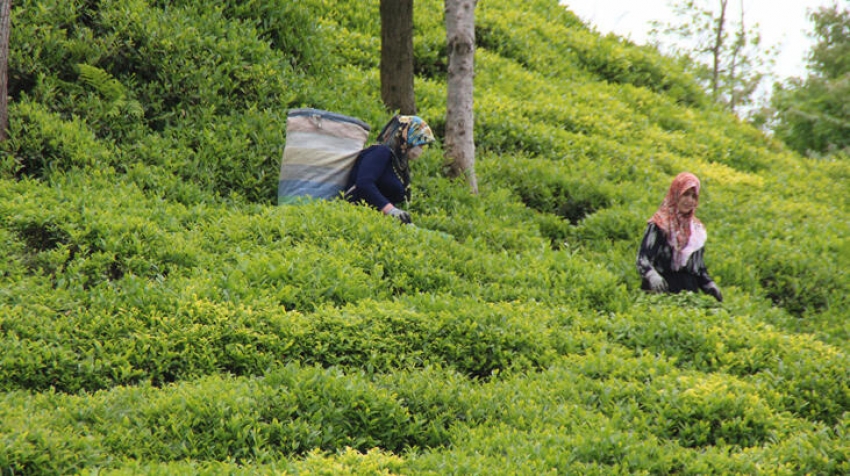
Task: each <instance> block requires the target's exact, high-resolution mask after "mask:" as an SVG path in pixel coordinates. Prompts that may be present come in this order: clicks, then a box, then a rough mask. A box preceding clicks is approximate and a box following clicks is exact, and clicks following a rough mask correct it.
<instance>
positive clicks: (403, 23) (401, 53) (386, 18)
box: [380, 0, 416, 115]
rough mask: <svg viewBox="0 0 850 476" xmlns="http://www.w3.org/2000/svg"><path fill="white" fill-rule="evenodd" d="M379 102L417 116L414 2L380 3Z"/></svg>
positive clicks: (389, 107) (391, 0)
mask: <svg viewBox="0 0 850 476" xmlns="http://www.w3.org/2000/svg"><path fill="white" fill-rule="evenodd" d="M380 9H381V100H383V102H384V105H385V106H386V108H387V109H388V110H390V111H399V112H400V113H401V114H407V115H413V114H416V99H415V96H414V93H413V0H381V7H380Z"/></svg>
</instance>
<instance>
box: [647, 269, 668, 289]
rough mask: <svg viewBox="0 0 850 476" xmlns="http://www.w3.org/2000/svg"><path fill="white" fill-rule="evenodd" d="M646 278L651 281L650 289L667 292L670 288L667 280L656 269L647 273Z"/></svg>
mask: <svg viewBox="0 0 850 476" xmlns="http://www.w3.org/2000/svg"><path fill="white" fill-rule="evenodd" d="M646 280H647V282H649V289H651V290H652V291H653V292H656V293H666V292H667V291H668V290H669V289H670V288H669V287H668V286H667V281H665V280H664V278H663V277H662V276H661V275H660V274H658V271H655V270H654V269H651V270H649V272H648V273H646Z"/></svg>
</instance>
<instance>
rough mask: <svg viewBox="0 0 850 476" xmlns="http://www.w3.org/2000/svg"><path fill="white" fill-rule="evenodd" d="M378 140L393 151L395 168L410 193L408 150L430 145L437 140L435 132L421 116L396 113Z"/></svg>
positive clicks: (382, 130)
mask: <svg viewBox="0 0 850 476" xmlns="http://www.w3.org/2000/svg"><path fill="white" fill-rule="evenodd" d="M377 140H378V142H379V143H381V144H384V145H386V146H387V147H389V148H390V150H392V151H393V170H394V171H395V173H396V175H397V176H398V178H399V180H401V183H403V184H404V186H405V188H406V189H408V190H407V195H408V199H409V195H410V190H409V188H410V164H409V163H408V160H407V152H408V151H409V150H410V149H412V148H414V147H416V146H418V145H423V146H424V145H429V144H433V143H434V142H436V139H434V133H433V132H431V128H430V127H428V124H427V123H426V122H425V121H423V120H422V118H421V117H419V116H402V115H396V116H395V117H393V118H392V119H390V122H388V123H387V125H385V126H384V128H383V129H381V132H380V134H378V138H377Z"/></svg>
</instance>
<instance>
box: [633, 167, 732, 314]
mask: <svg viewBox="0 0 850 476" xmlns="http://www.w3.org/2000/svg"><path fill="white" fill-rule="evenodd" d="M699 191H700V183H699V179H698V178H697V177H696V176H695V175H693V174H691V173H688V172H682V173H680V174H679V175H677V176H676V178H675V179H673V183H672V184H671V185H670V190H669V191H668V192H667V196H666V197H664V201H663V202H662V203H661V207H659V208H658V211H657V212H655V215H653V216H652V218H650V219H649V223H648V225H647V227H646V232H645V233H644V235H643V241H642V242H641V244H640V251H638V256H637V269H638V273H640V275H641V278H642V282H641V289H644V290H647V291H652V292H656V293H660V292H671V293H678V292H681V291H694V292H696V291H697V290H700V289H701V290H702V291H704V292H706V293H708V294H710V295H712V296H714V298H715V299H717V300H718V301H723V296H722V295H721V294H720V289H719V288H718V287H717V284H715V282H714V280H713V279H711V276H709V275H708V270H707V269H706V266H705V261H704V254H705V240H706V237H707V233H706V230H705V227H704V226H703V224H702V222H700V221H699V220H698V219H697V217H696V216H694V212H695V211H696V209H697V205H698V204H699Z"/></svg>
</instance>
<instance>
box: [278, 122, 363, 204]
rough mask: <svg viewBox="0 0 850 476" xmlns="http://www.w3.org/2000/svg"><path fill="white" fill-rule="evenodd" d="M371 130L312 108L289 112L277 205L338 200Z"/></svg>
mask: <svg viewBox="0 0 850 476" xmlns="http://www.w3.org/2000/svg"><path fill="white" fill-rule="evenodd" d="M370 130H371V128H370V127H369V125H368V124H366V123H365V122H363V121H361V120H360V119H357V118H355V117H350V116H345V115H342V114H337V113H334V112H329V111H323V110H321V109H312V108H302V109H292V110H290V111H289V113H288V114H287V118H286V145H285V146H284V148H283V158H282V160H281V163H280V180H279V182H278V187H277V201H278V204H279V205H283V204H291V203H297V202H299V201H303V200H310V199H325V200H328V199H332V198H337V197H339V196H340V195H341V192H342V191H343V189H344V188H345V183H346V181H347V180H348V175H349V172H350V171H351V168H352V167H353V166H354V162H355V160H357V156H358V154H359V153H360V151H361V150H362V149H363V146H364V145H365V144H366V140H367V139H368V138H369V131H370Z"/></svg>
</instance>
